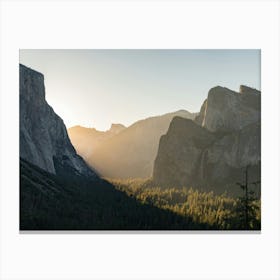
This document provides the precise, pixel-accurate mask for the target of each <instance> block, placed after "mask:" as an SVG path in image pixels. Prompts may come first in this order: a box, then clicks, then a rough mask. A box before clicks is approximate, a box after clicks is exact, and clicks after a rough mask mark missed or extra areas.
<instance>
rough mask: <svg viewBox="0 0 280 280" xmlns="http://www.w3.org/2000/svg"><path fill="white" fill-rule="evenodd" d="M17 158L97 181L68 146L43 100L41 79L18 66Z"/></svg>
mask: <svg viewBox="0 0 280 280" xmlns="http://www.w3.org/2000/svg"><path fill="white" fill-rule="evenodd" d="M19 71H20V73H19V74H20V85H19V86H20V157H21V158H23V159H25V160H27V161H28V162H30V163H32V164H34V165H36V166H38V167H40V168H41V169H43V170H45V171H48V172H49V173H52V174H56V173H57V168H58V167H59V170H60V171H61V170H62V169H63V168H66V169H71V170H72V171H73V172H75V173H77V174H81V175H85V176H87V177H91V178H97V175H96V173H95V172H94V171H93V170H92V169H90V168H89V167H88V166H87V164H86V163H85V162H84V160H83V159H82V158H81V157H80V156H79V155H77V153H76V151H75V149H74V147H73V146H72V144H71V142H70V140H69V138H68V134H67V130H66V127H65V125H64V123H63V120H62V119H61V118H60V117H59V116H58V115H57V114H56V113H55V112H54V110H53V109H52V108H51V107H50V106H49V105H48V103H47V102H46V99H45V86H44V76H43V75H42V74H41V73H39V72H36V71H34V70H32V69H30V68H28V67H26V66H24V65H20V69H19Z"/></svg>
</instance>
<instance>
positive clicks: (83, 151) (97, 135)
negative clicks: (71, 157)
mask: <svg viewBox="0 0 280 280" xmlns="http://www.w3.org/2000/svg"><path fill="white" fill-rule="evenodd" d="M125 128H126V127H125V126H124V125H122V124H112V125H111V128H110V129H109V130H107V131H98V130H96V129H95V128H88V127H82V126H79V125H77V126H73V127H70V128H69V129H68V135H69V138H70V140H71V143H72V144H73V145H74V147H75V149H76V151H77V153H78V154H79V155H81V156H82V157H83V158H84V159H85V160H87V159H88V158H89V157H90V156H91V154H94V152H95V150H96V149H97V148H98V146H99V145H100V144H102V143H103V142H104V140H107V139H109V138H111V137H113V136H115V135H116V134H118V133H120V132H121V131H122V130H124V129H125Z"/></svg>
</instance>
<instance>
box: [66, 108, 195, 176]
mask: <svg viewBox="0 0 280 280" xmlns="http://www.w3.org/2000/svg"><path fill="white" fill-rule="evenodd" d="M196 115H197V113H190V112H188V111H185V110H180V111H177V112H173V113H169V114H165V115H162V116H156V117H150V118H147V119H144V120H140V121H137V122H136V123H134V124H132V125H131V126H129V127H127V128H125V129H122V130H121V131H120V132H119V133H117V134H115V135H114V136H113V137H111V138H109V139H105V140H104V141H102V142H101V144H100V145H98V147H96V148H92V152H91V155H90V156H87V157H86V160H87V162H88V163H89V164H90V165H91V166H94V168H95V169H96V170H97V171H98V172H99V173H100V174H101V175H102V176H104V177H110V178H141V177H142V178H145V177H151V175H152V170H153V164H154V160H155V157H156V153H157V150H158V144H159V139H160V137H161V135H163V134H165V133H166V131H167V129H168V127H169V125H170V122H171V120H172V118H173V117H174V116H182V117H184V118H192V119H193V118H194V117H195V116H196ZM70 135H71V133H70ZM85 141H87V140H85ZM91 141H92V145H91V147H93V146H94V145H95V144H94V141H95V140H94V139H92V140H91ZM88 142H90V141H88ZM74 145H75V146H76V144H74ZM81 155H82V156H83V157H84V154H81Z"/></svg>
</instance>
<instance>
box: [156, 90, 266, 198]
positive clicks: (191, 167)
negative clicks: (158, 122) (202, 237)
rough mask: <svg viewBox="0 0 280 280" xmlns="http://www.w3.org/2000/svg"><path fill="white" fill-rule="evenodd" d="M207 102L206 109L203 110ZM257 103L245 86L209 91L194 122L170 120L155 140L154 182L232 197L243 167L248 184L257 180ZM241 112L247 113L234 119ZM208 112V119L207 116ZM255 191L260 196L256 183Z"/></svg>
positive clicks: (258, 149)
mask: <svg viewBox="0 0 280 280" xmlns="http://www.w3.org/2000/svg"><path fill="white" fill-rule="evenodd" d="M241 91H242V93H241ZM213 95H214V98H213ZM229 95H230V96H229ZM231 95H232V96H231ZM237 95H238V96H237ZM241 95H244V96H245V95H246V97H245V98H242V97H240V96H241ZM256 95H257V96H256ZM209 100H211V101H210V108H211V109H210V110H208V109H209V107H208V109H207V106H209V103H208V102H209ZM259 102H260V94H259V93H255V92H252V91H251V90H248V89H246V88H245V90H244V89H241V90H240V93H235V92H229V90H227V89H226V90H225V89H224V88H218V89H217V88H214V91H211V90H210V92H209V95H208V98H207V100H206V101H205V102H204V104H203V105H202V107H201V111H200V115H199V116H197V117H196V119H195V121H194V122H193V121H191V120H186V119H182V118H174V119H173V120H172V122H171V124H170V127H169V130H168V132H167V134H166V135H163V136H162V137H161V139H160V144H159V150H158V154H157V157H156V160H155V164H154V170H153V181H154V183H156V184H157V185H159V186H169V187H170V186H173V187H182V186H186V187H195V188H199V189H201V190H206V191H210V190H213V191H215V192H217V193H223V192H225V191H227V192H228V193H229V194H232V195H235V194H237V193H239V192H240V188H239V187H238V186H237V185H236V183H237V182H241V183H243V182H244V170H245V168H246V166H249V182H259V181H260V165H261V139H260V137H261V133H260V132H261V126H260V103H259ZM207 103H208V104H207ZM240 103H241V104H240ZM222 104H223V106H225V107H224V108H222ZM241 109H242V110H241ZM219 110H220V111H221V112H220V113H219ZM234 110H237V111H238V113H236V112H235V111H234ZM241 111H242V112H246V111H247V112H250V113H249V114H248V115H245V116H241V117H240V116H237V115H238V114H240V113H241ZM209 113H210V117H209V116H207V114H209ZM223 114H224V115H223ZM230 118H232V119H231V122H230ZM209 127H210V129H209ZM238 128H239V129H238ZM257 193H260V184H258V186H257Z"/></svg>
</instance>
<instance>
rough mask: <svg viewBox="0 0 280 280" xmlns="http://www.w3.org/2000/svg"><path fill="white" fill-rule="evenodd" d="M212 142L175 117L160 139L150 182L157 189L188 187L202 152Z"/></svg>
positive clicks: (211, 136)
mask: <svg viewBox="0 0 280 280" xmlns="http://www.w3.org/2000/svg"><path fill="white" fill-rule="evenodd" d="M215 139H216V137H215V136H214V134H213V133H211V132H210V131H208V130H206V129H204V128H203V127H200V126H198V125H197V124H195V122H193V121H192V120H188V119H183V118H180V117H175V118H174V119H173V120H172V122H171V124H170V127H169V130H168V132H167V134H166V135H163V136H162V137H161V138H160V143H159V150H158V154H157V157H156V160H155V164H154V170H153V178H154V180H155V182H156V183H157V184H159V186H174V187H176V186H183V185H186V184H187V185H188V186H192V185H193V184H194V183H195V181H196V171H197V168H198V165H199V161H200V158H201V154H202V151H203V150H205V149H206V148H207V147H208V146H209V145H211V144H212V143H213V141H214V140H215Z"/></svg>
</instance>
